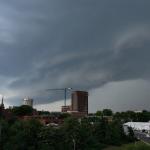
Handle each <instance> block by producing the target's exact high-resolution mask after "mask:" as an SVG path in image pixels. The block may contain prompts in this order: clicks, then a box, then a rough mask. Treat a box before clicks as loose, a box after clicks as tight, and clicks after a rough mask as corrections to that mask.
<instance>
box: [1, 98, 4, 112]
mask: <svg viewBox="0 0 150 150" xmlns="http://www.w3.org/2000/svg"><path fill="white" fill-rule="evenodd" d="M1 108H3V109H4V96H2V101H1Z"/></svg>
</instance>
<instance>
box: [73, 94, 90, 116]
mask: <svg viewBox="0 0 150 150" xmlns="http://www.w3.org/2000/svg"><path fill="white" fill-rule="evenodd" d="M71 111H74V112H79V113H85V114H86V115H87V114H88V92H85V91H74V92H73V93H72V100H71Z"/></svg>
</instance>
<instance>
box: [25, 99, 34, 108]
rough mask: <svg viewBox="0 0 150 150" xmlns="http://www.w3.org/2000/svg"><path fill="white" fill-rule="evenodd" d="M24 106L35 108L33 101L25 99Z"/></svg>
mask: <svg viewBox="0 0 150 150" xmlns="http://www.w3.org/2000/svg"><path fill="white" fill-rule="evenodd" d="M23 105H28V106H31V107H33V99H30V98H24V99H23Z"/></svg>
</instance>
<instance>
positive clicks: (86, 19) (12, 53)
mask: <svg viewBox="0 0 150 150" xmlns="http://www.w3.org/2000/svg"><path fill="white" fill-rule="evenodd" d="M0 4H1V5H0V68H1V69H0V76H1V78H0V80H3V82H4V83H3V85H1V91H2V92H4V93H5V95H13V96H14V98H15V97H19V98H20V97H22V96H25V95H33V96H35V95H36V96H35V97H36V98H37V99H39V100H40V99H43V102H47V94H43V95H41V92H38V91H42V90H44V89H47V88H57V87H58V88H59V87H60V88H61V87H73V88H75V89H88V90H90V89H92V88H96V87H100V86H102V85H104V84H106V83H109V82H112V81H122V80H131V79H149V75H150V71H149V64H150V61H149V53H150V52H149V48H150V44H149V43H150V20H149V14H150V10H149V7H150V2H149V1H147V0H143V1H141V0H133V1H129V0H126V1H120V0H114V1H108V0H101V1H91V0H82V1H81V0H80V1H69V0H68V1H67V0H64V1H61V0H59V1H58V0H51V1H49V0H42V1H40V0H30V1H18V0H12V1H9V2H6V1H1V2H0ZM4 77H5V78H4ZM10 91H12V92H10ZM10 93H11V94H10ZM39 95H40V96H39ZM44 95H46V96H44ZM44 97H45V98H44ZM51 99H53V97H52V95H51ZM56 99H59V96H58V97H57V98H56Z"/></svg>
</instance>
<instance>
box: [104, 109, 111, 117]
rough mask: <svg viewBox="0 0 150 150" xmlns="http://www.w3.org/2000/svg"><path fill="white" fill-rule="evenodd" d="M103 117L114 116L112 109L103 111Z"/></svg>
mask: <svg viewBox="0 0 150 150" xmlns="http://www.w3.org/2000/svg"><path fill="white" fill-rule="evenodd" d="M103 115H104V116H112V115H113V112H112V110H111V109H103Z"/></svg>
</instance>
